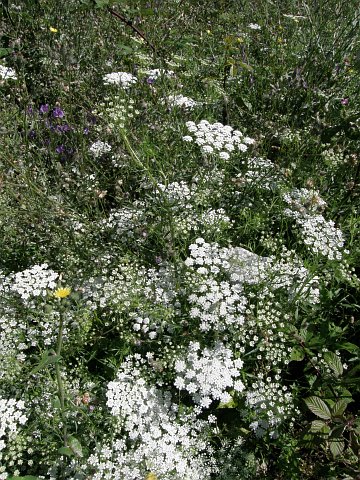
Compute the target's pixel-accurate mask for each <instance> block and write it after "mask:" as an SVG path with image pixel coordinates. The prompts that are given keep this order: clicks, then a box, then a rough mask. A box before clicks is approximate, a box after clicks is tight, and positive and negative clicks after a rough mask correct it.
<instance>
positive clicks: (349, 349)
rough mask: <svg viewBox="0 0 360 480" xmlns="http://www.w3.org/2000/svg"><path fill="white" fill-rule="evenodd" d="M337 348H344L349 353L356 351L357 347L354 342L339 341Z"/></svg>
mask: <svg viewBox="0 0 360 480" xmlns="http://www.w3.org/2000/svg"><path fill="white" fill-rule="evenodd" d="M338 348H339V349H342V350H346V351H347V352H349V353H356V352H357V351H358V350H359V347H358V346H357V345H355V343H351V342H344V343H341V344H340V345H339V347H338Z"/></svg>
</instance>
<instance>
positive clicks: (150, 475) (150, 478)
mask: <svg viewBox="0 0 360 480" xmlns="http://www.w3.org/2000/svg"><path fill="white" fill-rule="evenodd" d="M157 479H158V477H157V476H156V475H155V473H152V472H150V473H148V474H147V475H146V478H145V480H157Z"/></svg>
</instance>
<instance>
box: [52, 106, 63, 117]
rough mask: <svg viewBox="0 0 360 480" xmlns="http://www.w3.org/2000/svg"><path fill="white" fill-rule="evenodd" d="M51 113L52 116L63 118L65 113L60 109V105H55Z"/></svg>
mask: <svg viewBox="0 0 360 480" xmlns="http://www.w3.org/2000/svg"><path fill="white" fill-rule="evenodd" d="M52 114H53V117H54V118H63V117H64V115H65V113H64V112H63V110H61V108H60V107H55V108H54V110H53V112H52Z"/></svg>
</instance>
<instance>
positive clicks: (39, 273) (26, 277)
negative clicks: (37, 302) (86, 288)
mask: <svg viewBox="0 0 360 480" xmlns="http://www.w3.org/2000/svg"><path fill="white" fill-rule="evenodd" d="M48 267H49V266H48V264H47V263H43V264H41V265H34V266H33V267H31V268H29V269H27V270H23V271H22V272H18V273H15V274H12V275H10V276H9V278H8V282H9V288H10V290H11V291H13V292H17V293H18V294H19V295H20V297H21V298H22V300H23V301H24V302H27V300H29V298H30V297H40V296H42V297H45V296H46V295H47V291H48V290H53V289H54V288H56V286H57V283H56V280H57V279H58V277H59V274H58V273H56V272H54V271H53V270H51V269H49V268H48Z"/></svg>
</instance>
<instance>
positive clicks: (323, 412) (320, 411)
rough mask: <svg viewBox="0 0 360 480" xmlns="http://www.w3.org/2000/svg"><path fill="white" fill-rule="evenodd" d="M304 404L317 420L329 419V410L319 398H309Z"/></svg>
mask: <svg viewBox="0 0 360 480" xmlns="http://www.w3.org/2000/svg"><path fill="white" fill-rule="evenodd" d="M304 401H305V403H306V405H307V406H308V408H309V409H310V410H311V411H312V412H313V413H314V414H315V415H316V416H317V417H319V418H323V419H325V420H330V418H331V413H330V410H329V407H328V406H327V405H326V403H325V402H324V401H323V400H321V398H319V397H315V396H312V397H309V398H305V400H304Z"/></svg>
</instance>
